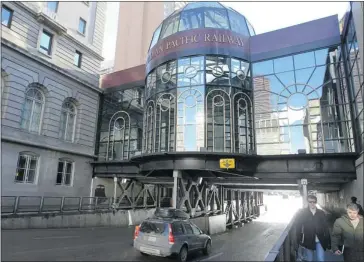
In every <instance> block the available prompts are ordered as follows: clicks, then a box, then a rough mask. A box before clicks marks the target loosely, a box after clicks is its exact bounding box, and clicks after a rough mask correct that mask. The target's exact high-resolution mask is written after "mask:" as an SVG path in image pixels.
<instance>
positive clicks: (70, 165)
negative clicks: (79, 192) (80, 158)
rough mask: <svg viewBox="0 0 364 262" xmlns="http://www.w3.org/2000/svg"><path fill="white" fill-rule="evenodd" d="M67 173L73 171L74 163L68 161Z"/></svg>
mask: <svg viewBox="0 0 364 262" xmlns="http://www.w3.org/2000/svg"><path fill="white" fill-rule="evenodd" d="M66 173H67V174H71V173H72V163H69V162H67V164H66Z"/></svg>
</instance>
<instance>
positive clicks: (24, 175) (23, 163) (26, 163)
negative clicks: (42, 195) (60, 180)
mask: <svg viewBox="0 0 364 262" xmlns="http://www.w3.org/2000/svg"><path fill="white" fill-rule="evenodd" d="M37 164H38V157H37V156H35V155H31V154H24V153H21V154H19V158H18V166H17V169H16V174H15V182H16V183H29V184H32V183H34V181H35V177H36V172H37Z"/></svg>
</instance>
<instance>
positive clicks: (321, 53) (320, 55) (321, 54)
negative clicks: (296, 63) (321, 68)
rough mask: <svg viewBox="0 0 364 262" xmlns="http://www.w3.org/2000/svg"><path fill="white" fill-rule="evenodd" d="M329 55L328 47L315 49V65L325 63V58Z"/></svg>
mask: <svg viewBox="0 0 364 262" xmlns="http://www.w3.org/2000/svg"><path fill="white" fill-rule="evenodd" d="M328 55H329V49H327V48H325V49H321V50H318V51H315V59H316V65H326V60H327V57H328Z"/></svg>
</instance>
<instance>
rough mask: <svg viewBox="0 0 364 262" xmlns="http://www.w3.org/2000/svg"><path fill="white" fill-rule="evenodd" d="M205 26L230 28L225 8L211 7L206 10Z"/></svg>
mask: <svg viewBox="0 0 364 262" xmlns="http://www.w3.org/2000/svg"><path fill="white" fill-rule="evenodd" d="M205 27H212V28H219V29H229V23H228V20H227V12H226V10H225V9H210V10H206V11H205Z"/></svg>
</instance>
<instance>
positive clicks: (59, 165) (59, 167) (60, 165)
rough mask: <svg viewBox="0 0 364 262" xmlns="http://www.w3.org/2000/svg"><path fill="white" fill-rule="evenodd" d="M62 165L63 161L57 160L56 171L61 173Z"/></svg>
mask: <svg viewBox="0 0 364 262" xmlns="http://www.w3.org/2000/svg"><path fill="white" fill-rule="evenodd" d="M63 165H64V162H63V161H61V162H58V171H57V172H58V173H63Z"/></svg>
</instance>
